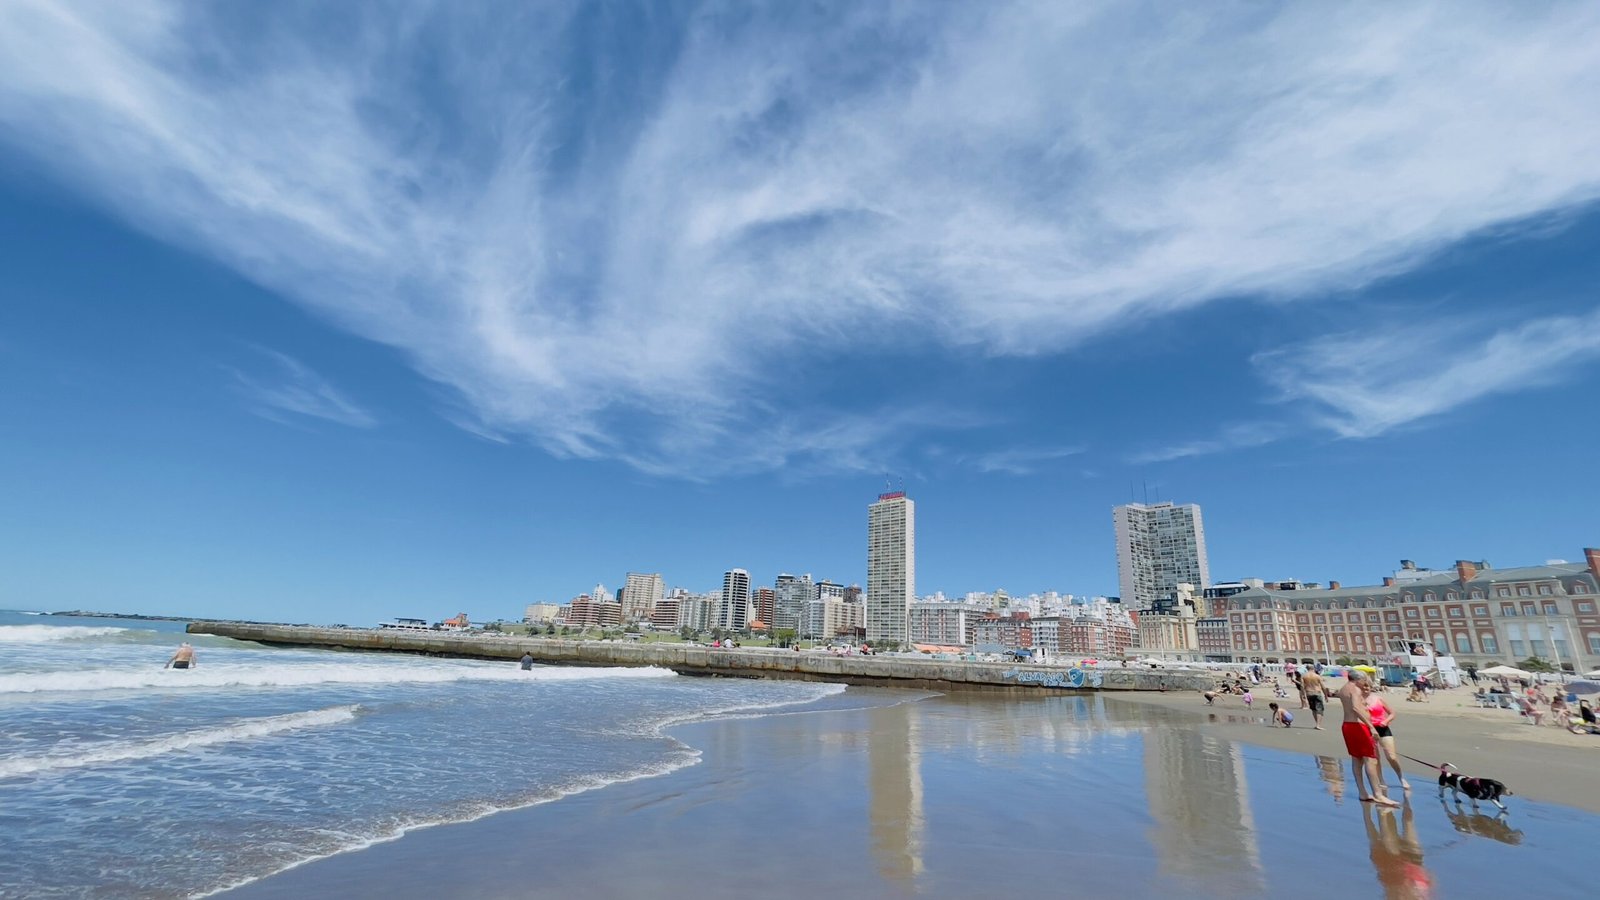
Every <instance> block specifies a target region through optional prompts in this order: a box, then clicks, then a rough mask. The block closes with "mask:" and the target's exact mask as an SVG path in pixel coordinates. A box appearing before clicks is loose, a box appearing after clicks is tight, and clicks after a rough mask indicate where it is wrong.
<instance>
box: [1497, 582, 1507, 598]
mask: <svg viewBox="0 0 1600 900" xmlns="http://www.w3.org/2000/svg"><path fill="white" fill-rule="evenodd" d="M1494 595H1495V596H1496V597H1509V596H1511V588H1508V587H1506V586H1505V585H1503V584H1502V585H1500V586H1499V587H1496V588H1495V589H1494Z"/></svg>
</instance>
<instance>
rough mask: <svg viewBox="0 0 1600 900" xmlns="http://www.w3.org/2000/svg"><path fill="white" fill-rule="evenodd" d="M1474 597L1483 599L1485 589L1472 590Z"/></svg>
mask: <svg viewBox="0 0 1600 900" xmlns="http://www.w3.org/2000/svg"><path fill="white" fill-rule="evenodd" d="M1472 599H1474V600H1482V599H1483V591H1473V592H1472Z"/></svg>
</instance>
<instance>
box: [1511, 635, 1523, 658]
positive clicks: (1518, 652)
mask: <svg viewBox="0 0 1600 900" xmlns="http://www.w3.org/2000/svg"><path fill="white" fill-rule="evenodd" d="M1511 655H1512V656H1515V657H1516V658H1518V659H1521V658H1522V642H1521V641H1519V640H1517V639H1516V638H1512V639H1511Z"/></svg>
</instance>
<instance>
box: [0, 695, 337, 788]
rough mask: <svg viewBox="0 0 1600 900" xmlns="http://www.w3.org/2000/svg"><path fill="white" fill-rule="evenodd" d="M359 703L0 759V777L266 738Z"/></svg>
mask: <svg viewBox="0 0 1600 900" xmlns="http://www.w3.org/2000/svg"><path fill="white" fill-rule="evenodd" d="M358 708H359V706H356V705H351V706H330V707H328V708H327V709H316V710H311V711H309V712H298V713H288V714H286V715H281V716H265V717H262V718H259V719H243V720H240V721H238V722H233V723H230V724H228V725H220V726H217V727H215V728H202V729H199V730H197V731H186V732H184V733H182V734H170V735H165V736H163V737H159V738H152V739H150V740H144V741H111V742H106V743H100V744H93V745H90V746H87V747H80V748H75V749H74V750H73V751H72V752H68V753H51V754H47V755H44V756H24V757H20V758H17V759H0V778H17V777H20V776H23V775H37V774H39V773H40V772H49V771H52V770H56V769H76V768H81V767H83V766H95V765H103V764H105V763H116V762H127V761H129V760H135V759H149V758H151V757H153V756H161V755H162V754H165V753H172V752H174V751H177V750H193V749H195V748H197V747H210V746H213V745H215V744H228V743H233V742H234V741H245V740H250V739H252V738H261V737H267V736H269V735H274V734H279V733H281V732H284V731H294V730H296V729H300V728H316V727H319V726H323V725H338V724H341V723H343V722H348V721H350V720H351V719H354V718H355V717H356V710H357V709H358Z"/></svg>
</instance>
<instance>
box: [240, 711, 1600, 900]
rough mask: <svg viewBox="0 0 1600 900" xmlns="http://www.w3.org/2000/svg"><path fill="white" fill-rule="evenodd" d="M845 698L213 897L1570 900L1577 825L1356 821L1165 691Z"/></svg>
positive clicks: (1532, 811)
mask: <svg viewBox="0 0 1600 900" xmlns="http://www.w3.org/2000/svg"><path fill="white" fill-rule="evenodd" d="M852 693H853V694H856V695H857V696H861V697H862V698H863V700H865V701H869V702H872V703H878V704H882V703H895V704H896V705H874V706H868V707H866V708H857V709H843V710H837V709H836V710H830V711H822V712H811V713H805V712H802V713H791V714H781V715H773V716H766V717H761V718H753V719H743V720H724V721H713V722H705V723H700V724H695V725H690V726H684V727H680V728H677V729H674V732H673V733H674V734H675V735H677V736H678V737H679V738H680V739H682V740H683V741H685V742H686V743H688V744H690V745H691V746H694V747H696V748H699V749H700V750H701V751H702V752H703V758H702V761H701V763H700V764H699V765H696V766H692V767H689V768H687V769H682V770H679V771H677V772H674V773H672V774H670V775H666V776H662V777H660V778H653V779H646V780H641V781H635V782H629V783H625V784H618V785H613V786H611V787H608V788H605V789H602V790H597V791H592V792H590V793H586V794H581V795H578V796H574V797H569V798H567V799H565V800H561V801H557V802H555V803H550V804H547V805H544V806H538V807H532V808H528V809H523V810H517V811H511V812H506V813H501V814H498V815H494V816H490V817H488V818H485V819H480V820H478V821H476V822H471V823H467V824H462V825H451V826H441V827H436V828H429V829H425V830H421V831H417V832H413V833H412V834H410V835H408V836H406V837H404V838H402V839H400V840H398V841H394V842H390V843H387V844H380V845H377V846H374V847H370V848H368V849H366V850H362V851H358V852H353V853H347V854H342V855H339V856H336V857H332V858H329V859H326V860H321V861H318V862H314V863H310V864H307V865H304V866H301V867H299V868H296V869H292V870H290V871H288V872H284V873H281V874H279V875H276V876H273V877H271V878H268V879H265V880H263V881H259V882H256V883H254V884H251V885H248V886H246V887H244V888H241V889H239V890H237V891H235V892H232V893H230V894H228V895H227V896H229V897H236V898H297V900H298V898H300V897H304V896H340V897H374V898H377V897H382V898H385V900H405V898H423V897H428V898H433V897H474V898H478V897H481V898H502V897H504V898H511V897H541V898H542V897H549V898H558V897H560V898H564V897H574V896H583V897H590V898H633V897H680V896H696V897H704V898H728V900H733V898H739V900H744V898H749V897H752V896H761V897H767V898H776V900H784V898H802V897H804V898H814V897H819V896H823V897H842V898H855V897H863V898H866V897H887V898H897V897H912V896H915V897H934V898H968V897H977V896H1002V895H1010V894H1018V895H1023V896H1062V895H1064V894H1066V893H1069V892H1070V893H1071V894H1073V895H1087V896H1119V897H1142V896H1173V897H1219V898H1220V897H1265V896H1269V895H1271V896H1286V895H1291V894H1297V895H1304V894H1306V893H1308V891H1309V893H1311V894H1312V895H1314V896H1348V897H1388V898H1423V897H1449V896H1455V897H1478V896H1493V895H1496V894H1505V895H1513V894H1523V893H1543V894H1552V895H1571V894H1572V888H1573V886H1575V885H1579V884H1582V883H1584V878H1585V871H1586V866H1587V859H1588V858H1589V857H1588V853H1589V852H1590V848H1592V847H1593V846H1595V845H1596V843H1597V842H1600V817H1597V816H1594V815H1591V814H1589V813H1585V812H1582V811H1579V810H1577V809H1573V808H1570V807H1563V806H1555V805H1544V804H1539V803H1536V802H1530V801H1529V800H1527V799H1526V798H1525V797H1518V798H1515V799H1514V800H1513V812H1512V813H1511V814H1510V815H1509V816H1506V817H1498V818H1497V817H1490V816H1487V815H1472V814H1471V813H1470V812H1469V811H1465V810H1456V809H1455V808H1454V807H1452V806H1449V805H1446V804H1441V803H1439V802H1438V801H1437V800H1436V799H1434V797H1433V793H1432V791H1431V790H1429V791H1424V790H1422V789H1421V786H1419V790H1418V791H1417V792H1416V796H1415V799H1414V802H1413V804H1412V805H1410V806H1409V807H1408V808H1407V809H1406V810H1404V811H1398V812H1388V811H1381V812H1380V811H1377V810H1375V809H1373V807H1372V806H1371V804H1360V803H1356V802H1355V800H1354V794H1353V791H1352V790H1350V788H1349V785H1348V775H1347V772H1346V767H1345V766H1344V765H1343V760H1342V758H1340V757H1336V756H1324V757H1321V758H1319V757H1317V756H1313V755H1309V754H1308V753H1307V752H1306V751H1307V750H1312V751H1322V752H1332V751H1333V750H1336V749H1338V748H1337V747H1336V746H1335V742H1336V741H1337V737H1336V736H1335V735H1334V733H1333V732H1313V731H1311V730H1310V729H1307V730H1306V731H1305V733H1303V734H1301V733H1296V734H1294V735H1292V736H1285V737H1284V738H1281V740H1290V739H1291V738H1292V739H1295V740H1298V739H1300V738H1307V740H1306V741H1305V742H1304V746H1299V747H1295V748H1294V749H1295V750H1296V751H1297V752H1285V751H1283V750H1281V749H1274V748H1273V747H1268V746H1256V745H1255V743H1256V742H1255V741H1250V742H1248V743H1246V742H1241V741H1236V740H1235V739H1237V738H1245V739H1246V740H1249V739H1250V738H1254V737H1257V736H1256V735H1248V729H1249V728H1250V726H1246V725H1242V724H1236V723H1227V722H1225V721H1219V722H1217V723H1203V722H1198V721H1197V720H1196V715H1197V713H1196V712H1194V711H1190V710H1187V709H1183V708H1180V707H1177V706H1176V704H1179V703H1181V702H1182V701H1181V700H1180V698H1178V697H1175V696H1174V697H1167V698H1161V697H1158V698H1155V699H1154V700H1153V701H1151V702H1145V703H1133V702H1115V701H1108V700H1107V699H1106V698H1104V697H1097V696H1071V695H1065V694H1063V695H1061V696H1058V697H1045V698H1039V699H1024V700H1007V699H997V698H988V697H973V696H945V697H933V698H930V699H924V700H920V701H916V702H899V701H898V700H896V699H895V697H894V695H895V694H896V693H897V692H892V691H884V692H877V694H876V695H863V694H862V693H861V692H855V691H852ZM903 696H904V695H903V694H902V695H901V697H903ZM1196 699H1197V698H1196ZM1198 702H1201V703H1202V705H1203V701H1198ZM1218 712H1222V711H1218ZM1198 714H1199V715H1201V716H1203V715H1204V714H1205V713H1204V712H1201V713H1198ZM1415 718H1416V719H1418V720H1419V721H1420V720H1421V718H1422V717H1421V716H1416V717H1415ZM1401 721H1404V720H1401ZM1255 727H1257V728H1259V729H1260V731H1261V732H1263V733H1264V734H1262V735H1260V736H1259V737H1260V743H1262V744H1265V743H1266V742H1269V741H1277V740H1280V738H1278V737H1276V736H1271V737H1269V736H1268V735H1269V734H1270V730H1269V729H1267V728H1265V727H1261V726H1255ZM1419 730H1420V729H1419ZM1247 735H1248V736H1247ZM1420 740H1421V739H1420V736H1419V742H1420ZM1313 742H1315V743H1313ZM1508 743H1513V744H1514V743H1515V742H1508ZM1291 746H1293V745H1291ZM1517 746H1525V747H1529V748H1540V749H1542V748H1543V745H1541V744H1536V743H1532V742H1523V743H1522V744H1518V745H1517ZM1540 765H1543V763H1540Z"/></svg>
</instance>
